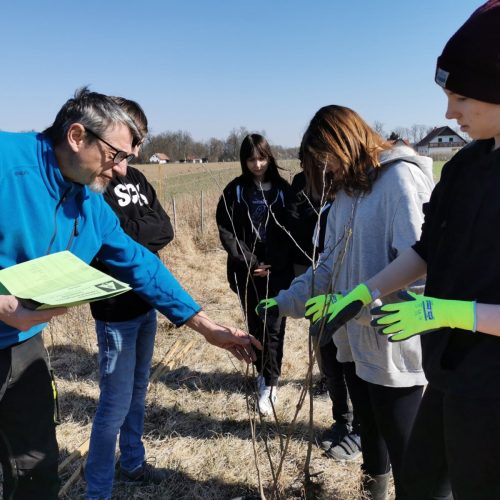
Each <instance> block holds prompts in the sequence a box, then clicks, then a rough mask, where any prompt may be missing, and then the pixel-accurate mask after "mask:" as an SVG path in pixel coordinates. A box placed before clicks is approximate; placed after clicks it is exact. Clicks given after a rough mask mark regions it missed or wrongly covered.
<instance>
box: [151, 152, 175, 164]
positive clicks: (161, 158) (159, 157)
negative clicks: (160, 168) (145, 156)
mask: <svg viewBox="0 0 500 500" xmlns="http://www.w3.org/2000/svg"><path fill="white" fill-rule="evenodd" d="M169 162H170V158H169V157H168V156H167V155H166V154H165V153H155V154H154V155H153V156H151V158H150V159H149V163H169Z"/></svg>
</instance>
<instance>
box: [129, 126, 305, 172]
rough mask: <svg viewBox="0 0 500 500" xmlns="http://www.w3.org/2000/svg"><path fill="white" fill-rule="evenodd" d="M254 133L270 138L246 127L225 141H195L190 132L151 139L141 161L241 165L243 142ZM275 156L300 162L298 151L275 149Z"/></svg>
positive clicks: (235, 131)
mask: <svg viewBox="0 0 500 500" xmlns="http://www.w3.org/2000/svg"><path fill="white" fill-rule="evenodd" d="M251 132H257V133H259V134H261V135H264V136H265V135H266V133H265V131H249V130H248V129H247V128H246V127H239V128H234V129H233V130H231V132H230V133H229V135H228V136H227V137H226V138H225V139H218V138H216V137H212V138H210V139H209V140H207V141H205V142H201V141H196V140H194V139H193V138H192V136H191V134H190V133H189V132H186V131H182V130H178V131H175V132H172V131H167V132H162V133H160V134H157V135H149V136H148V138H147V139H146V142H145V143H144V146H143V147H142V150H141V154H140V156H139V161H140V162H141V163H147V162H148V161H149V158H151V156H152V155H153V154H154V153H164V154H166V155H167V156H168V157H169V158H170V159H171V161H179V160H185V159H187V158H189V157H195V158H206V159H207V160H208V161H211V162H212V161H213V162H219V161H238V160H239V151H240V145H241V142H242V141H243V139H244V138H245V136H246V135H248V134H249V133H251ZM273 152H274V154H275V156H276V158H277V159H289V158H297V154H298V148H285V147H282V146H279V145H273Z"/></svg>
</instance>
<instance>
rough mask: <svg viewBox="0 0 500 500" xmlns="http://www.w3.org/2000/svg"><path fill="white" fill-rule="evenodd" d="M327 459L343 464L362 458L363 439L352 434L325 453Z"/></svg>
mask: <svg viewBox="0 0 500 500" xmlns="http://www.w3.org/2000/svg"><path fill="white" fill-rule="evenodd" d="M325 454H326V456H327V457H330V458H333V459H334V460H339V461H342V462H351V461H352V460H356V459H357V458H358V457H360V456H361V437H360V436H359V434H355V433H354V432H351V433H350V434H347V436H345V437H344V439H342V441H341V442H340V443H339V444H338V445H337V446H332V447H331V448H330V449H329V450H328V451H326V452H325Z"/></svg>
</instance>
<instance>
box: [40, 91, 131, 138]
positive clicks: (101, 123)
mask: <svg viewBox="0 0 500 500" xmlns="http://www.w3.org/2000/svg"><path fill="white" fill-rule="evenodd" d="M74 123H80V124H82V125H83V126H84V127H86V128H89V129H90V130H92V131H93V132H95V133H96V134H97V135H101V136H102V135H104V134H105V132H106V131H107V129H108V128H109V127H110V126H113V125H117V124H119V123H123V124H124V125H126V126H127V127H128V128H129V130H130V133H131V134H132V142H138V141H140V140H141V134H140V132H139V130H138V129H137V126H136V124H135V123H134V121H133V120H132V118H131V117H130V116H129V115H128V114H127V113H126V112H125V111H124V110H123V108H122V107H121V106H120V105H119V104H118V103H117V102H116V101H115V100H114V99H113V98H112V97H110V96H107V95H104V94H99V93H97V92H91V91H90V90H89V89H88V87H82V88H80V89H77V90H76V92H75V96H74V97H73V98H71V99H68V100H67V101H66V103H65V104H64V105H63V107H62V108H61V109H60V110H59V113H57V116H56V119H55V120H54V123H53V124H52V125H51V126H50V127H48V128H47V129H45V130H44V131H43V133H44V135H46V136H47V137H48V138H49V139H51V140H52V142H53V144H54V146H57V145H59V144H61V143H62V142H63V141H64V140H65V139H66V135H67V133H68V130H69V128H70V127H71V125H73V124H74ZM87 140H88V142H93V141H95V140H97V139H96V138H95V137H94V136H93V135H92V134H87Z"/></svg>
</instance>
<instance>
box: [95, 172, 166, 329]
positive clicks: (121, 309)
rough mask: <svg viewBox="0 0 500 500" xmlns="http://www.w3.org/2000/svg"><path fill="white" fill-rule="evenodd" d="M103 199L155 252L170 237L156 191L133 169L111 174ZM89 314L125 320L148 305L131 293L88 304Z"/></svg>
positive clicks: (127, 228) (126, 228) (98, 265)
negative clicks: (125, 172) (116, 174)
mask: <svg viewBox="0 0 500 500" xmlns="http://www.w3.org/2000/svg"><path fill="white" fill-rule="evenodd" d="M104 198H105V200H106V202H107V203H108V204H109V206H110V207H111V208H112V209H113V211H114V212H115V214H116V215H117V217H118V218H119V219H120V225H121V227H122V228H123V230H124V231H125V232H126V233H127V234H128V235H129V236H130V237H131V238H133V239H134V240H135V241H137V242H138V243H140V244H141V245H143V246H144V247H146V248H147V249H148V250H151V252H153V253H155V254H157V253H158V251H159V250H161V249H162V248H163V247H165V246H166V245H167V244H168V243H170V242H171V241H172V240H173V238H174V230H173V228H172V224H171V223H170V218H169V217H168V215H167V214H166V212H165V210H163V207H162V206H161V204H160V202H159V201H158V198H157V196H156V192H155V190H154V188H153V186H151V184H150V183H149V182H148V181H147V179H146V177H145V176H144V175H143V174H142V173H141V172H140V171H139V170H137V169H136V168H134V167H130V166H129V167H128V168H127V175H126V176H124V177H113V180H112V181H111V182H110V184H109V186H108V188H107V189H106V191H105V193H104ZM92 265H93V266H94V267H96V268H97V269H100V270H101V271H103V272H106V273H108V274H110V273H109V270H108V269H107V268H106V266H105V265H104V264H102V263H101V262H99V261H98V260H97V259H94V261H93V262H92ZM90 310H91V312H92V316H93V317H94V318H95V319H99V320H101V321H128V320H130V319H133V318H136V317H137V316H139V315H141V314H145V313H146V312H147V311H149V310H151V306H150V305H149V304H148V303H147V302H145V301H144V300H143V299H142V298H141V297H139V296H138V295H137V294H135V293H134V292H127V293H124V294H122V295H118V296H117V297H113V298H111V299H107V300H100V301H97V302H92V303H91V304H90Z"/></svg>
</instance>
